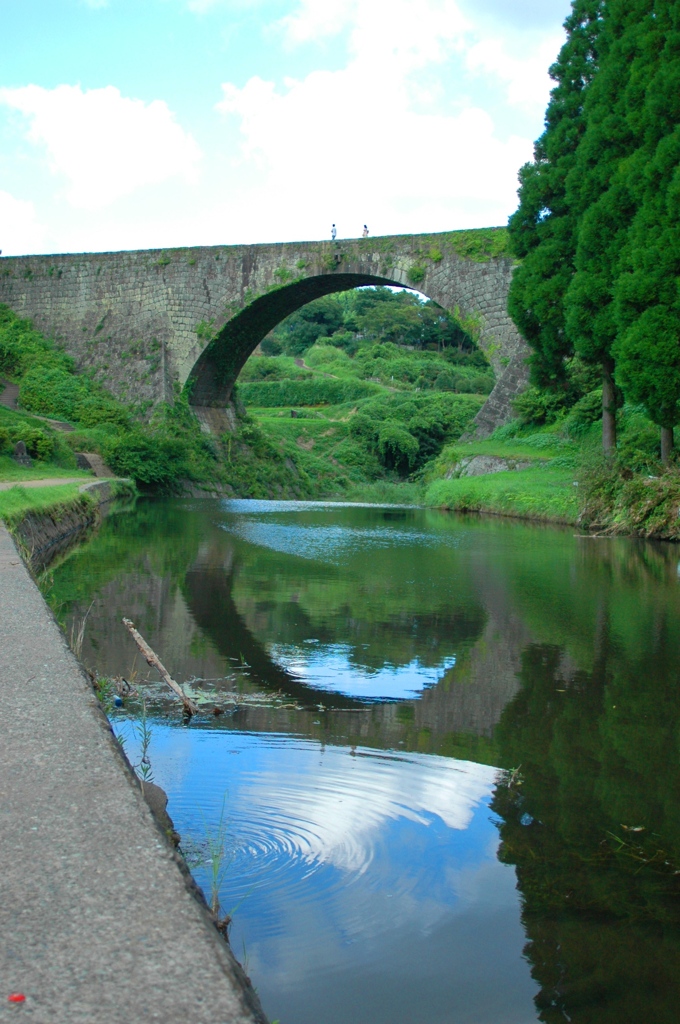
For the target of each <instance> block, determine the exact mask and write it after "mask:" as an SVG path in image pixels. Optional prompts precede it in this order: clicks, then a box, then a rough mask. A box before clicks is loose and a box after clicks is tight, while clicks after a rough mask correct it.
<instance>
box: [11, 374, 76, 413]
mask: <svg viewBox="0 0 680 1024" xmlns="http://www.w3.org/2000/svg"><path fill="white" fill-rule="evenodd" d="M86 397H87V389H86V387H85V385H84V383H83V381H82V380H81V379H80V378H79V377H75V376H74V375H73V374H72V373H68V372H67V371H66V370H63V369H61V368H60V367H58V366H35V367H33V369H31V370H29V371H28V373H27V374H26V375H25V377H24V378H23V380H22V381H21V384H20V386H19V401H20V402H21V404H22V405H23V407H24V408H25V409H30V411H31V412H37V413H42V415H43V416H58V417H61V418H62V419H66V420H72V419H74V417H75V410H76V405H77V404H78V403H79V402H81V401H83V400H84V399H85V398H86Z"/></svg>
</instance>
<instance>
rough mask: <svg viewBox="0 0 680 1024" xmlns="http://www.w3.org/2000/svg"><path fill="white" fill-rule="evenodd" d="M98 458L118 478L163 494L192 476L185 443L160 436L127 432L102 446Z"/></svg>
mask: <svg viewBox="0 0 680 1024" xmlns="http://www.w3.org/2000/svg"><path fill="white" fill-rule="evenodd" d="M102 455H103V456H104V459H105V460H106V462H108V464H109V465H110V466H111V469H113V471H114V472H115V473H117V474H118V475H119V476H131V477H133V478H134V480H136V481H137V482H138V483H141V484H149V485H155V486H157V487H160V488H162V489H166V490H167V489H171V488H172V487H173V485H175V484H176V483H177V482H178V481H179V480H180V479H181V478H182V477H185V476H189V477H191V476H192V475H193V473H192V470H191V468H190V465H189V464H188V463H189V458H188V455H189V452H188V450H187V445H186V443H185V442H184V441H183V440H182V439H181V438H176V437H168V436H167V435H162V434H160V433H156V434H151V433H146V434H145V433H142V432H141V431H130V432H129V433H125V434H121V435H118V436H115V437H112V438H110V439H108V440H107V441H106V442H105V443H104V445H102Z"/></svg>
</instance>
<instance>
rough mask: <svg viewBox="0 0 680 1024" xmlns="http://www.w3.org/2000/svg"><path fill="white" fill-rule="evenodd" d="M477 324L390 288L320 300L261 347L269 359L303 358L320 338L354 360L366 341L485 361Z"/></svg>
mask: <svg viewBox="0 0 680 1024" xmlns="http://www.w3.org/2000/svg"><path fill="white" fill-rule="evenodd" d="M471 330H473V331H474V325H470V324H466V323H464V322H462V321H461V320H460V319H458V320H457V319H456V318H455V317H454V316H452V315H451V313H449V312H448V311H447V310H445V309H442V308H441V307H440V306H438V305H437V304H436V303H434V302H432V301H430V300H429V299H427V300H423V299H421V298H420V297H419V296H418V295H416V294H415V293H414V292H410V291H393V290H392V289H391V288H360V289H356V290H354V291H349V292H340V293H336V294H334V295H326V296H324V298H321V299H316V300H315V301H314V302H310V303H309V304H308V305H307V306H303V308H302V309H300V310H298V311H297V312H296V313H293V314H292V315H291V316H289V317H287V318H286V319H285V320H283V321H282V322H281V323H280V324H279V325H278V326H277V327H276V328H274V330H273V331H272V333H271V334H270V335H269V337H268V338H266V339H265V341H264V342H263V343H262V351H263V352H264V353H265V354H266V355H278V354H279V353H281V352H283V353H285V354H286V355H292V356H299V355H302V354H303V353H304V352H305V351H306V350H307V349H309V348H311V347H312V345H314V344H315V342H318V341H319V340H320V339H321V338H326V339H328V343H329V344H331V345H335V346H336V347H337V348H340V349H344V350H345V351H347V352H348V353H349V354H350V355H354V354H355V352H356V351H357V350H358V348H359V346H360V345H361V343H362V342H363V341H381V342H383V341H391V342H394V343H396V344H397V345H403V346H407V347H409V348H416V349H423V350H435V351H441V350H444V349H455V350H457V351H458V352H463V353H465V354H466V355H467V356H469V357H472V358H474V357H476V359H477V365H479V366H482V367H484V366H485V364H486V360H485V359H484V357H483V356H482V355H481V353H479V352H478V351H477V350H476V347H475V344H474V341H473V338H472V337H471V335H470V331H471Z"/></svg>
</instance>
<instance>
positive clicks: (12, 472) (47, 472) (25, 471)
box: [0, 455, 94, 483]
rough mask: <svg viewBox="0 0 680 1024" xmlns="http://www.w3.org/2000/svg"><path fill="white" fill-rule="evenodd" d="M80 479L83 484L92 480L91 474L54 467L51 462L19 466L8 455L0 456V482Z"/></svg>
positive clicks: (80, 470)
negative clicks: (59, 478)
mask: <svg viewBox="0 0 680 1024" xmlns="http://www.w3.org/2000/svg"><path fill="white" fill-rule="evenodd" d="M61 476H63V477H76V476H77V477H82V479H83V483H85V482H86V481H88V480H93V479H94V477H93V475H92V473H88V472H86V471H85V470H82V469H70V468H65V467H64V466H55V465H54V463H53V462H36V463H34V464H33V465H32V466H30V467H29V466H19V465H18V464H17V463H16V462H15V461H14V459H13V458H12V457H11V456H9V455H0V482H2V481H9V480H16V481H17V482H21V481H22V480H45V479H48V478H49V479H50V480H51V479H53V478H56V477H61Z"/></svg>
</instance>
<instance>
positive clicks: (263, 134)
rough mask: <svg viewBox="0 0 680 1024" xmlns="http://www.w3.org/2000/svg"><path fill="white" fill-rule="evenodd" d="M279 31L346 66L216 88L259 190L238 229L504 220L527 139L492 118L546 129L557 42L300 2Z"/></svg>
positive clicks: (330, 0) (453, 16) (438, 11)
mask: <svg viewBox="0 0 680 1024" xmlns="http://www.w3.org/2000/svg"><path fill="white" fill-rule="evenodd" d="M278 28H279V31H281V32H282V33H283V35H284V40H285V42H286V43H287V44H288V45H290V46H297V45H301V44H308V43H313V42H314V43H318V42H319V41H322V40H324V39H325V40H330V41H331V44H332V45H336V46H337V47H338V48H340V47H342V52H343V54H344V53H345V52H347V54H348V57H347V60H346V62H345V66H344V67H342V68H341V69H340V70H335V71H324V70H315V71H312V72H311V73H310V74H308V75H307V76H306V77H305V78H303V79H301V80H297V79H291V78H289V79H286V80H284V83H283V86H280V87H277V86H276V84H275V83H274V82H272V81H266V80H264V79H263V78H262V77H260V76H253V77H251V78H250V79H249V80H248V81H247V82H246V83H245V85H243V86H241V87H239V86H237V85H235V84H233V83H230V82H227V83H224V84H223V86H222V90H223V98H222V100H221V102H220V103H218V104H217V109H218V110H220V111H221V112H222V113H223V114H226V115H228V116H230V117H232V118H234V119H235V120H236V123H237V124H238V126H239V129H240V133H241V137H242V146H241V151H240V164H239V167H240V176H241V177H242V178H243V179H244V180H246V179H247V178H248V177H250V178H252V179H255V178H257V180H258V187H257V189H255V187H253V191H252V192H250V194H249V195H248V200H250V201H251V202H252V205H250V203H249V202H245V203H242V204H241V210H240V211H239V210H235V211H234V212H233V215H232V216H233V218H235V221H236V222H238V221H239V218H240V217H242V216H243V213H244V212H245V210H246V209H248V211H249V215H250V219H251V222H252V214H253V210H255V209H256V210H257V215H258V216H257V220H258V222H260V221H262V220H264V221H265V222H269V223H275V224H277V227H278V228H279V232H277V235H278V237H284V236H285V235H284V234H281V232H282V231H283V232H284V233H285V232H288V233H289V236H290V237H298V238H299V237H305V236H309V234H310V233H313V232H315V231H316V232H317V233H318V232H319V227H321V233H322V234H325V232H326V230H327V227H328V225H326V223H325V222H326V221H330V220H334V221H335V222H336V223H337V224H338V227H339V230H340V233H341V234H343V233H344V234H346V235H355V234H358V233H359V231H360V228H361V224H362V223H363V222H364V221H366V222H367V223H369V226H370V227H371V230H372V231H373V232H375V233H378V232H380V233H383V232H391V231H425V230H444V229H445V228H447V227H468V226H478V225H479V224H480V223H484V222H486V223H503V222H504V221H505V220H506V218H507V216H508V214H509V213H510V212H511V211H512V210H513V209H514V207H515V205H516V189H517V170H518V168H519V167H520V165H521V164H522V163H524V162H525V161H526V160H528V159H530V158H531V153H532V146H533V134H532V136H531V137H529V136H528V135H527V136H520V135H518V134H512V133H509V132H508V130H507V127H506V124H505V122H504V121H503V120H501V119H500V118H499V111H503V110H507V109H508V107H510V108H512V107H515V108H517V109H520V110H524V111H525V112H528V113H529V114H530V115H531V116H535V117H536V121H537V122H538V126H539V130H540V121H538V118H539V117H540V115H541V113H542V112H543V110H544V109H545V104H546V101H547V98H548V92H549V88H550V81H549V78H548V75H547V68H548V66H549V65H550V63H551V62H552V61H553V60H554V57H555V54H556V52H557V50H558V48H559V44H560V39H559V38H557V36H556V35H555V34H554V32H553V33H552V34H551V35H548V34H547V33H545V32H544V33H543V34H538V35H536V34H533V35H532V34H530V33H529V34H527V33H524V34H521V35H520V36H517V37H513V36H505V37H503V38H502V39H501V38H496V37H495V35H493V34H490V30H489V29H488V27H484V26H482V25H481V23H480V24H479V25H476V24H475V23H474V20H473V13H471V12H470V11H469V10H468V11H467V12H466V13H465V14H464V13H463V12H462V11H461V9H460V6H459V4H458V3H457V2H456V0H421V2H420V3H419V4H418V6H417V8H416V6H415V5H414V4H413V2H412V0H389V2H388V0H299V3H298V4H297V5H296V7H295V9H294V10H293V11H292V13H291V14H289V15H288V16H287V17H285V18H284V19H282V20H281V21H280V22H279V23H278ZM529 36H530V38H529ZM345 47H346V51H345ZM442 75H445V76H447V77H446V88H445V90H444V89H442V86H441V80H442ZM480 85H481V87H482V89H483V91H485V93H486V95H487V97H488V94H489V92H492V93H493V92H495V94H496V100H495V101H494V105H493V107H492V108H490V109H491V110H492V111H493V113H491V112H490V111H489V109H486V108H487V103H486V102H480V101H479V100H477V102H475V101H474V100H473V99H471V98H470V97H471V96H476V95H478V94H479V87H480ZM480 98H481V97H480ZM494 117H495V118H496V119H497V120H494ZM501 117H502V114H501ZM536 134H538V132H537V133H536ZM283 207H285V209H283ZM242 211H243V212H242ZM235 221H234V219H231V220H230V227H232V228H233V227H234V226H235ZM286 221H287V223H284V222H286ZM246 225H247V220H245V219H244V228H245V227H246ZM251 230H252V229H251ZM290 232H292V234H290ZM312 237H314V235H313V234H312Z"/></svg>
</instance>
